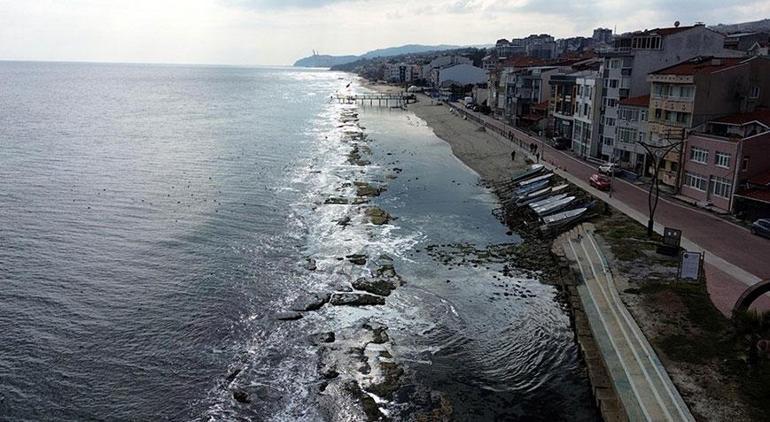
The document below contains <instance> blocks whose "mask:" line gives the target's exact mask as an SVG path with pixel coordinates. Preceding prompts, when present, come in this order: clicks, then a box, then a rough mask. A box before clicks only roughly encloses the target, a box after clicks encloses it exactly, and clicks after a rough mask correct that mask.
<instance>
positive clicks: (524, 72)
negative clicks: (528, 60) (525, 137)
mask: <svg viewBox="0 0 770 422" xmlns="http://www.w3.org/2000/svg"><path fill="white" fill-rule="evenodd" d="M559 70H560V68H558V67H555V66H534V67H526V68H523V69H519V70H514V71H511V72H510V73H507V74H506V84H505V85H506V91H505V107H504V110H505V112H504V116H503V118H504V120H505V121H507V122H509V123H511V124H513V125H515V126H520V127H530V126H532V124H533V123H534V122H532V121H531V119H530V118H531V117H532V116H531V114H532V113H531V110H530V108H531V106H533V105H536V104H540V103H543V102H547V101H548V99H549V98H550V97H551V87H550V85H549V81H550V78H551V76H552V75H555V74H557V73H559Z"/></svg>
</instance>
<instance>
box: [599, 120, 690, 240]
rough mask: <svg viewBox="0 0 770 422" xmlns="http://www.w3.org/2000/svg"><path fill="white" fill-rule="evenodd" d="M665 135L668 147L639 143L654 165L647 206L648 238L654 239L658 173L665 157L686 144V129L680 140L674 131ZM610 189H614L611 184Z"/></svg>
mask: <svg viewBox="0 0 770 422" xmlns="http://www.w3.org/2000/svg"><path fill="white" fill-rule="evenodd" d="M665 133H666V135H667V136H666V137H665V140H666V141H668V142H669V143H668V144H666V145H652V144H648V143H646V142H642V141H637V143H638V144H639V145H641V146H642V147H644V149H645V150H646V151H647V154H648V155H649V156H650V157H651V158H652V165H653V172H652V183H650V190H649V191H648V193H647V206H648V209H649V216H650V218H649V220H647V237H652V233H653V225H654V222H653V221H654V220H653V218H654V216H655V210H656V209H657V208H658V199H659V198H660V179H659V178H658V172H659V171H660V165H661V162H662V161H663V157H665V156H666V155H668V153H669V152H671V151H672V150H673V149H674V148H676V147H678V146H680V145H682V143H683V142H684V129H682V132H681V134H680V135H679V137H681V139H679V140H675V139H673V138H674V137H673V136H672V135H673V134H674V131H673V130H667V131H666V132H665ZM610 189H612V184H611V183H610Z"/></svg>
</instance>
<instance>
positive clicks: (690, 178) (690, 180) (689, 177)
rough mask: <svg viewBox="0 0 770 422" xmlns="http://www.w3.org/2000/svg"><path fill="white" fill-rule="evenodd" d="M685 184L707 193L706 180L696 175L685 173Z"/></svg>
mask: <svg viewBox="0 0 770 422" xmlns="http://www.w3.org/2000/svg"><path fill="white" fill-rule="evenodd" d="M684 184H685V185H686V186H689V187H691V188H693V189H696V190H699V191H701V192H706V178H705V177H703V176H701V175H699V174H695V173H690V172H685V173H684Z"/></svg>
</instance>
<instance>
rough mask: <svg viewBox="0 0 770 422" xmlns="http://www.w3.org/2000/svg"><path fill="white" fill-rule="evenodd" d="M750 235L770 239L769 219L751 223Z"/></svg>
mask: <svg viewBox="0 0 770 422" xmlns="http://www.w3.org/2000/svg"><path fill="white" fill-rule="evenodd" d="M751 233H752V234H755V235H757V236H762V237H766V238H768V239H770V218H760V219H759V220H757V221H755V222H753V223H751Z"/></svg>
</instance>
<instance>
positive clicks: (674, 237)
mask: <svg viewBox="0 0 770 422" xmlns="http://www.w3.org/2000/svg"><path fill="white" fill-rule="evenodd" d="M681 239H682V231H681V230H677V229H672V228H671V227H666V228H665V229H663V244H664V245H666V246H671V247H674V248H679V241H680V240H681Z"/></svg>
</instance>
